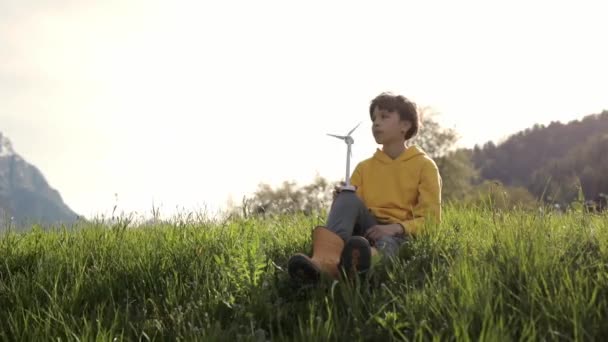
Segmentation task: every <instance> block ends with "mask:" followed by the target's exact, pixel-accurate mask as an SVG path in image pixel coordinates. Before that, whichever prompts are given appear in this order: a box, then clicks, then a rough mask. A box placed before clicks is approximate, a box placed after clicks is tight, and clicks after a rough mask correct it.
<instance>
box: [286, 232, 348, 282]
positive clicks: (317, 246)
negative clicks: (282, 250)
mask: <svg viewBox="0 0 608 342" xmlns="http://www.w3.org/2000/svg"><path fill="white" fill-rule="evenodd" d="M312 246H313V247H312V250H313V251H312V258H310V257H308V256H307V255H305V254H302V253H298V254H295V255H294V256H292V257H291V258H290V259H289V262H288V264H287V269H288V270H289V275H290V276H291V278H292V279H295V280H297V281H299V282H301V283H316V282H318V281H319V279H320V278H321V274H325V275H327V276H329V277H330V278H332V279H338V276H339V273H338V263H339V262H340V254H341V253H342V249H343V248H344V240H342V238H341V237H340V236H339V235H337V234H336V233H334V232H332V231H331V230H329V229H327V228H325V227H316V228H315V230H314V231H313V232H312Z"/></svg>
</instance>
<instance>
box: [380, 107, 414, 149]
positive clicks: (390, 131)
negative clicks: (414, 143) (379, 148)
mask: <svg viewBox="0 0 608 342" xmlns="http://www.w3.org/2000/svg"><path fill="white" fill-rule="evenodd" d="M371 119H372V133H373V134H374V139H376V143H378V144H381V145H385V144H388V143H403V142H404V141H405V133H406V132H407V131H408V130H409V129H410V127H411V126H412V125H411V123H410V122H409V121H406V120H401V118H400V117H399V113H398V112H397V111H393V112H389V111H387V110H385V109H379V108H378V107H376V108H374V111H373V112H372V117H371Z"/></svg>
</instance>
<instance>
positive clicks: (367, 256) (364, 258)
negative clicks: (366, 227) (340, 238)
mask: <svg viewBox="0 0 608 342" xmlns="http://www.w3.org/2000/svg"><path fill="white" fill-rule="evenodd" d="M380 257H381V255H379V254H378V250H377V249H376V248H375V247H372V246H370V244H369V241H368V240H367V239H366V238H364V237H362V236H353V237H351V238H350V239H348V241H347V242H346V245H345V246H344V249H343V250H342V256H341V257H340V264H339V265H338V269H340V271H341V272H345V275H346V276H347V277H349V278H350V277H353V276H354V275H356V274H364V273H366V272H367V271H369V270H370V269H371V268H372V267H373V266H374V265H375V264H377V263H378V261H379V260H380Z"/></svg>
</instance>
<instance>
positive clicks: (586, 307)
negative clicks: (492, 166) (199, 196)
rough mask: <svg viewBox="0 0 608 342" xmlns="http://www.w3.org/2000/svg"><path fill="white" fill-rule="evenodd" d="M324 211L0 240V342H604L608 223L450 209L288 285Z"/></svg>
mask: <svg viewBox="0 0 608 342" xmlns="http://www.w3.org/2000/svg"><path fill="white" fill-rule="evenodd" d="M322 222H323V220H322V217H303V216H291V217H280V218H273V219H257V220H256V219H247V220H231V221H227V222H221V223H205V222H200V223H187V222H186V223H185V222H183V221H181V222H176V223H175V224H167V225H158V226H154V227H141V228H125V227H124V226H121V225H116V226H114V227H112V228H106V227H104V226H102V225H100V224H94V223H90V224H87V225H85V226H81V227H76V228H75V229H73V230H71V231H68V230H54V231H43V230H41V229H40V228H36V227H34V228H33V229H32V231H30V232H28V233H23V234H15V233H5V234H3V235H1V236H0V340H3V341H21V340H36V341H40V340H51V339H52V340H64V341H65V340H76V339H80V340H96V339H97V340H104V341H107V340H114V339H116V340H148V339H149V340H176V339H185V340H201V341H214V340H221V341H224V340H225V341H235V340H239V341H265V340H293V341H325V340H330V341H332V340H333V341H337V340H379V341H385V340H429V339H438V340H459V341H460V340H465V341H466V340H478V339H482V340H489V341H501V340H564V341H567V340H591V339H594V340H604V339H606V338H608V216H606V215H604V216H598V215H591V214H585V213H580V212H579V213H569V214H565V215H558V214H542V213H525V212H518V211H511V212H494V211H490V210H484V209H456V208H445V210H444V222H443V223H442V224H441V226H440V227H435V228H430V227H429V229H428V230H427V234H424V235H423V236H421V237H420V238H418V239H416V240H415V241H413V242H411V243H409V244H408V245H406V246H404V248H402V250H401V255H400V257H399V258H398V259H396V260H395V261H394V262H393V263H391V264H388V265H387V266H385V267H381V268H378V269H376V270H375V272H374V274H373V276H372V277H371V278H369V279H367V280H363V281H361V282H357V283H355V284H347V283H344V282H342V283H331V282H324V283H323V285H322V286H320V287H318V288H313V289H310V288H309V289H298V288H297V287H294V286H293V284H291V283H290V281H289V277H288V276H287V273H286V271H285V266H286V263H287V259H288V258H289V256H290V255H291V254H293V253H295V252H300V251H303V252H309V251H310V242H311V241H310V238H311V230H312V228H313V227H314V226H315V225H317V224H321V223H322Z"/></svg>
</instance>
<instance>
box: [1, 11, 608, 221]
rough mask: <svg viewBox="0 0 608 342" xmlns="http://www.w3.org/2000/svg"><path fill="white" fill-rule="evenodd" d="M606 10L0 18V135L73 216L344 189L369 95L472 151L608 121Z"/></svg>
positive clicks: (363, 147) (364, 137)
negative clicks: (440, 128) (397, 99)
mask: <svg viewBox="0 0 608 342" xmlns="http://www.w3.org/2000/svg"><path fill="white" fill-rule="evenodd" d="M605 3H606V2H605V1H596V2H586V1H569V2H563V1H503V2H496V1H445V2H437V1H416V2H414V1H394V2H387V1H300V2H294V1H263V0H260V1H185V0H184V1H176V0H172V1H162V2H161V1H149V0H148V1H138V0H104V1H85V0H74V1H69V0H29V1H28V0H13V1H11V0H0V131H2V132H3V133H4V134H5V135H6V136H8V137H9V138H10V139H11V140H12V142H13V146H14V148H15V150H16V151H17V152H18V153H19V154H21V155H22V156H23V157H24V158H25V159H26V160H28V161H29V162H31V163H33V164H34V165H36V166H37V167H38V168H40V169H41V170H42V172H43V173H44V175H45V176H46V178H47V180H48V181H49V183H50V184H51V186H52V187H54V188H56V189H58V190H59V191H60V192H61V194H62V196H63V198H64V200H65V202H66V203H67V204H68V205H69V206H70V207H71V208H72V209H74V210H75V211H76V212H78V213H79V214H82V215H85V216H88V217H91V216H93V215H97V214H102V213H108V212H110V211H111V209H112V207H113V206H114V204H115V195H114V194H118V206H119V210H123V211H125V212H132V211H136V212H138V213H140V214H142V213H143V214H145V213H148V214H149V213H150V212H151V208H152V204H153V203H155V205H156V206H160V207H161V213H164V214H165V215H170V214H172V213H174V212H175V211H176V210H179V211H192V210H201V209H202V208H205V207H208V208H210V209H211V210H213V208H217V207H219V206H223V205H224V204H225V203H226V201H227V199H228V198H229V196H233V198H234V200H235V201H236V202H238V201H239V200H240V198H241V196H242V195H243V194H244V193H249V192H253V191H254V190H255V189H256V187H257V184H258V183H259V182H267V183H271V184H279V183H280V182H282V181H283V180H296V181H298V182H300V183H301V184H303V183H307V182H309V181H311V180H312V179H313V177H314V175H315V173H317V172H318V173H320V174H321V175H322V176H325V177H327V178H329V179H331V180H337V179H340V178H342V177H343V173H344V164H345V149H346V147H345V145H344V143H341V142H340V141H338V140H335V139H333V138H330V137H328V136H326V135H325V134H326V133H338V134H343V133H346V132H347V131H348V130H349V129H350V128H352V127H353V126H354V125H356V124H357V123H358V122H359V121H363V124H362V125H361V127H360V128H359V129H358V130H357V131H356V132H355V133H354V138H355V141H356V142H355V145H354V151H353V166H354V165H355V164H356V163H357V162H358V161H360V160H362V159H364V158H367V157H368V156H370V155H371V154H372V153H373V152H374V150H375V149H376V147H377V146H376V144H375V142H374V140H373V138H372V136H371V124H370V121H369V119H368V113H367V107H368V104H369V102H370V100H371V99H372V98H373V97H374V96H376V95H377V94H379V93H380V92H382V91H392V92H395V93H400V94H403V95H405V96H407V97H409V98H411V99H412V100H414V101H416V102H418V103H419V105H421V106H432V107H434V108H435V110H437V111H439V112H440V113H441V116H440V118H439V120H440V122H441V123H442V124H443V125H444V126H447V127H453V128H456V130H457V131H458V132H459V133H460V135H461V136H462V139H461V141H460V144H461V145H462V146H467V147H472V146H473V145H474V144H475V143H479V144H482V143H484V142H486V141H488V140H494V141H500V140H501V139H504V138H505V137H506V136H507V135H509V134H511V133H514V132H516V131H518V130H521V129H524V128H526V127H530V126H532V125H533V124H534V123H537V122H538V123H544V124H546V123H549V122H550V121H553V120H560V121H569V120H573V119H579V118H581V117H583V116H585V115H588V114H593V113H598V112H600V111H601V110H602V109H608V84H607V83H606V82H607V80H608V63H607V62H606V61H608V44H607V40H606V39H607V38H606V37H607V36H608V32H607V31H608V30H607V29H606V26H605V25H606V21H605V20H606V16H605V14H606V13H607V12H606V10H607V5H606V4H605Z"/></svg>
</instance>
